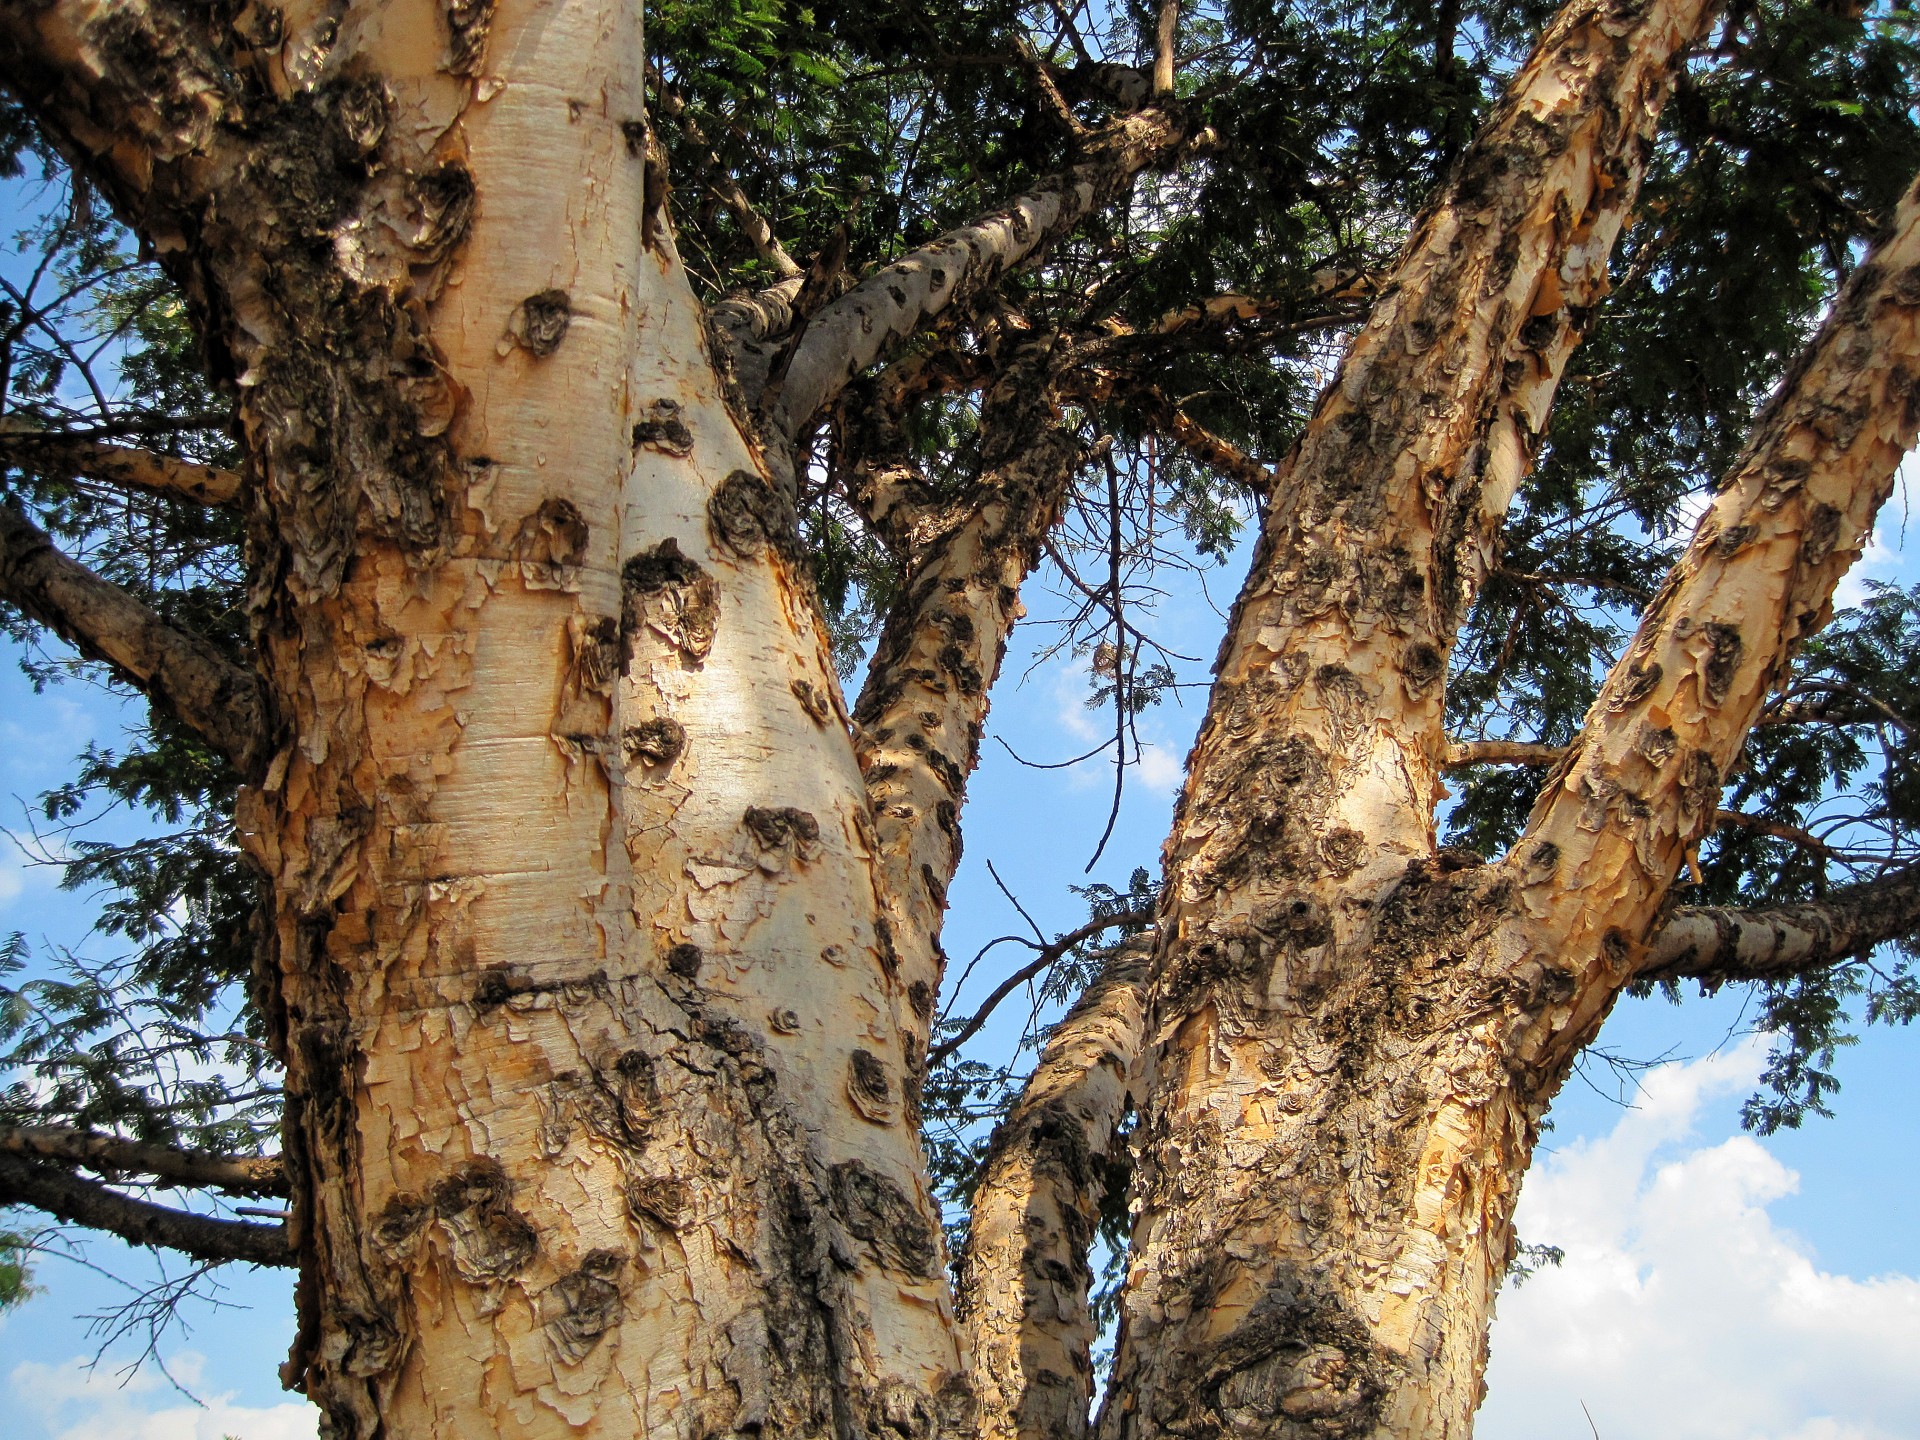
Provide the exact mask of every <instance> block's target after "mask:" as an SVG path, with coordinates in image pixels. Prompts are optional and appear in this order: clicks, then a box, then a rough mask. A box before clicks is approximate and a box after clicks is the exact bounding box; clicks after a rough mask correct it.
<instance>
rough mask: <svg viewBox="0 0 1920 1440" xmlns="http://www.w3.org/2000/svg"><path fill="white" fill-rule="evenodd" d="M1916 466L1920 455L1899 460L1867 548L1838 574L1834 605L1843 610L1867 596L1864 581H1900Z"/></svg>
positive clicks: (1910, 516) (1919, 463)
mask: <svg viewBox="0 0 1920 1440" xmlns="http://www.w3.org/2000/svg"><path fill="white" fill-rule="evenodd" d="M1916 465H1920V458H1916V456H1915V455H1909V456H1907V458H1906V459H1905V460H1903V461H1901V462H1900V468H1899V470H1898V471H1896V472H1895V474H1894V481H1893V495H1892V496H1891V497H1890V498H1889V499H1888V501H1887V503H1886V504H1885V505H1883V506H1881V507H1880V518H1879V520H1878V521H1877V522H1876V523H1875V525H1874V527H1873V535H1872V538H1870V539H1869V540H1868V541H1867V548H1866V549H1865V550H1863V551H1862V552H1861V553H1860V558H1859V559H1858V560H1856V561H1854V562H1853V568H1852V569H1850V570H1848V571H1847V573H1846V574H1845V575H1843V576H1841V577H1840V584H1839V585H1838V586H1837V587H1836V588H1835V590H1834V592H1833V605H1834V608H1835V609H1836V610H1843V609H1845V608H1846V607H1847V606H1849V605H1858V604H1859V603H1860V602H1861V601H1863V600H1865V599H1866V598H1867V581H1869V580H1899V579H1901V578H1902V577H1901V576H1900V574H1899V573H1898V572H1899V571H1900V569H1901V562H1902V559H1903V558H1904V557H1903V556H1902V554H1901V551H1902V548H1903V547H1904V545H1905V543H1906V538H1907V534H1906V532H1907V525H1908V522H1909V521H1910V520H1912V519H1913V514H1912V503H1911V502H1912V499H1913V495H1914V489H1915V486H1914V482H1915V480H1916V478H1920V476H1917V475H1916Z"/></svg>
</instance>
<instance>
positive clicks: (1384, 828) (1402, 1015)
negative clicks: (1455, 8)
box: [1101, 0, 1712, 1440]
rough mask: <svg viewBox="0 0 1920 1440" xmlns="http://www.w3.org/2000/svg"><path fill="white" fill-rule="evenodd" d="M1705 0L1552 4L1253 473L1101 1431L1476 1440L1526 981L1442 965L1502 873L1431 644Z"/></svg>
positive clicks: (1506, 1206)
mask: <svg viewBox="0 0 1920 1440" xmlns="http://www.w3.org/2000/svg"><path fill="white" fill-rule="evenodd" d="M1711 13H1712V7H1711V5H1710V4H1703V3H1700V0H1673V3H1667V0H1654V3H1651V4H1647V5H1644V6H1641V5H1632V6H1620V5H1614V6H1609V5H1606V4H1593V3H1585V0H1576V3H1575V4H1573V5H1570V6H1569V7H1568V8H1567V9H1566V10H1564V11H1563V12H1562V13H1561V14H1560V16H1559V17H1557V18H1556V20H1555V21H1554V22H1553V23H1552V24H1551V25H1550V26H1549V27H1548V29H1547V32H1546V33H1545V35H1544V36H1543V37H1542V39H1541V42H1540V44H1539V46H1538V47H1537V48H1536V50H1535V53H1534V56H1533V58H1532V59H1531V60H1530V61H1529V63H1528V64H1527V66H1526V67H1525V68H1524V69H1523V70H1522V71H1521V73H1520V74H1519V75H1518V76H1517V77H1516V79H1515V80H1514V82H1513V84H1512V86H1511V87H1510V89H1509V92H1508V97H1507V99H1506V101H1505V103H1504V104H1503V105H1502V107H1501V109H1500V110H1499V111H1498V112H1496V114H1495V115H1494V116H1493V117H1492V118H1491V119H1490V121H1489V122H1488V124H1487V126H1486V127H1485V128H1484V129H1483V131H1482V133H1481V135H1480V136H1479V137H1478V139H1477V140H1476V142H1475V144H1474V147H1473V149H1472V150H1470V151H1469V152H1468V154H1467V155H1466V157H1465V158H1464V160H1463V162H1462V166H1461V169H1460V171H1459V173H1458V175H1457V177H1456V180H1455V182H1454V184H1453V187H1452V189H1451V190H1450V192H1449V193H1448V194H1446V195H1445V196H1444V197H1443V198H1442V199H1441V201H1440V202H1439V203H1438V204H1437V205H1436V206H1435V208H1434V209H1433V210H1432V211H1431V212H1430V213H1429V214H1428V215H1426V216H1425V217H1423V219H1422V221H1421V223H1420V225H1419V226H1418V227H1417V229H1416V232H1415V234H1414V237H1413V239H1412V240H1411V242H1410V243H1409V245H1408V248H1407V252H1406V254H1405V256H1404V257H1403V259H1402V261H1401V263H1400V265H1399V267H1398V269H1397V271H1396V272H1395V274H1394V276H1393V277H1392V278H1391V279H1390V280H1389V282H1388V284H1387V286H1386V288H1385V292H1384V295H1383V298H1382V300H1381V301H1380V303H1379V305H1378V306H1377V307H1376V309H1375V312H1374V315H1373V317H1372V318H1371V320H1370V321H1369V322H1368V324H1367V326H1366V327H1365V329H1364V330H1363V331H1362V332H1361V334H1360V336H1359V337H1358V339H1357V340H1356V341H1355V344H1354V346H1353V349H1352V351H1351V353H1350V354H1349V355H1348V357H1347V359H1346V362H1345V364H1344V365H1343V367H1342V370H1341V373H1340V376H1339V378H1338V379H1337V380H1336V381H1335V383H1334V384H1333V385H1332V386H1331V387H1330V388H1329V390H1328V392H1327V394H1326V395H1325V396H1324V397H1323V398H1322V401H1321V404H1320V406H1319V408H1318V410H1317V412H1316V414H1315V416H1314V419H1313V421H1312V423H1311V425H1310V426H1309V428H1308V430H1307V433H1306V435H1305V436H1304V437H1303V439H1302V441H1301V443H1300V445H1299V446H1298V448H1297V450H1296V452H1295V453H1294V455H1293V456H1291V457H1290V459H1289V460H1288V462H1287V463H1286V464H1285V465H1283V466H1282V467H1280V473H1279V478H1278V481H1277V485H1276V493H1275V498H1274V501H1273V505H1272V508H1271V511H1270V513H1269V515H1268V517H1267V521H1266V524H1265V528H1264V530H1263V534H1262V538H1261V544H1260V547H1259V551H1258V553H1257V555H1256V557H1255V561H1254V567H1253V571H1252V574H1251V575H1250V576H1249V579H1248V582H1247V586H1246V589H1245V590H1244V591H1243V593H1242V597H1241V600H1240V602H1239V604H1238V605H1237V607H1236V610H1235V614H1234V619H1233V622H1232V626H1231V629H1230V633H1229V635H1228V638H1227V641H1226V644H1225V646H1224V648H1223V650H1222V655H1221V661H1220V666H1219V671H1218V679H1217V682H1216V686H1215V691H1214V696H1213V700H1212V704H1211V707H1210V710H1209V714H1208V717H1207V720H1206V722H1205V724H1204V725H1203V727H1202V730H1201V734H1200V737H1199V739H1198V741H1197V742H1196V745H1195V748H1194V752H1193V755H1192V757H1191V759H1190V761H1189V779H1188V783H1187V788H1186V791H1185V793H1184V794H1183V796H1182V799H1181V805H1180V811H1179V814H1178V816H1177V817H1176V820H1175V824H1174V831H1173V835H1172V838H1171V839H1170V840H1169V841H1168V845H1167V852H1166V857H1167V866H1166V868H1167V888H1166V891H1165V897H1164V899H1163V901H1162V914H1161V917H1160V918H1161V923H1160V943H1159V949H1158V952H1157V954H1156V960H1155V968H1154V975H1153V982H1152V986H1151V991H1150V1010H1149V1019H1148V1025H1149V1034H1148V1039H1149V1043H1150V1045H1151V1046H1152V1051H1151V1056H1150V1059H1149V1062H1148V1063H1149V1065H1150V1068H1151V1079H1150V1080H1149V1081H1148V1082H1147V1087H1146V1088H1147V1093H1148V1096H1149V1099H1148V1103H1147V1104H1146V1106H1145V1108H1144V1111H1143V1115H1142V1122H1141V1137H1142V1138H1141V1145H1142V1155H1141V1159H1142V1165H1141V1167H1140V1170H1139V1172H1138V1179H1137V1199H1138V1203H1139V1204H1140V1206H1141V1210H1140V1215H1139V1220H1138V1222H1137V1227H1136V1230H1135V1234H1134V1243H1133V1252H1132V1259H1131V1268H1130V1272H1129V1277H1128V1290H1127V1297H1126V1302H1125V1311H1124V1321H1123V1324H1124V1330H1123V1334H1122V1338H1121V1345H1120V1353H1119V1356H1118V1359H1117V1361H1116V1366H1115V1375H1114V1382H1113V1386H1112V1389H1111V1392H1110V1396H1109V1399H1108V1402H1107V1404H1106V1405H1105V1408H1104V1410H1103V1414H1102V1422H1101V1425H1102V1431H1101V1433H1102V1434H1103V1435H1104V1436H1106V1437H1108V1440H1121V1437H1129V1440H1131V1437H1141V1436H1162V1435H1182V1436H1222V1435H1268V1436H1300V1437H1307V1436H1315V1437H1332V1436H1362V1435H1368V1436H1395V1437H1408V1440H1411V1437H1416V1436H1417V1437H1421V1440H1439V1437H1460V1436H1465V1435H1466V1434H1468V1433H1469V1430H1470V1427H1471V1423H1472V1414H1473V1410H1474V1408H1475V1406H1476V1405H1477V1404H1478V1402H1479V1399H1480V1394H1481V1382H1480V1375H1481V1370H1482V1367H1483V1363H1484V1357H1485V1346H1486V1325H1487V1318H1488V1314H1489V1309H1490V1306H1491V1303H1492V1298H1493V1294H1494V1291H1495V1289H1496V1288H1497V1286H1498V1284H1499V1282H1500V1278H1501V1275H1502V1273H1503V1271H1504V1269H1505V1266H1506V1262H1507V1258H1508V1253H1509V1250H1510V1247H1511V1243H1512V1240H1511V1228H1510V1218H1509V1217H1510V1215H1511V1212H1512V1205H1513V1201H1514V1198H1515V1195H1516V1193H1517V1187H1518V1181H1519V1177H1520V1175H1521V1174H1522V1173H1523V1172H1524V1170H1525V1168H1526V1164H1527V1160H1528V1157H1529V1153H1530V1146H1531V1143H1532V1138H1533V1131H1532V1121H1533V1118H1534V1116H1535V1115H1536V1114H1537V1112H1535V1111H1531V1110H1530V1109H1529V1108H1528V1107H1529V1104H1530V1103H1531V1101H1532V1099H1533V1095H1532V1090H1531V1087H1532V1085H1533V1083H1534V1078H1535V1077H1533V1076H1531V1075H1525V1074H1522V1075H1510V1074H1509V1073H1508V1072H1507V1070H1506V1069H1505V1067H1504V1057H1503V1055H1502V1053H1501V1048H1500V1047H1501V1041H1502V1038H1503V1037H1504V1036H1505V1035H1506V1034H1508V1033H1509V1032H1510V1030H1511V1029H1512V1027H1513V1026H1514V1025H1515V1024H1516V1023H1518V1021H1519V1019H1520V1018H1521V1017H1523V1016H1526V1015H1528V1014H1531V1013H1533V1011H1534V1010H1535V1009H1536V1008H1537V1007H1538V1006H1540V1005H1542V1004H1544V1003H1546V1002H1547V1001H1548V1000H1550V999H1551V998H1552V997H1551V994H1550V993H1549V992H1550V990H1551V987H1552V985H1553V984H1554V981H1555V978H1556V977H1553V976H1551V975H1549V974H1548V973H1547V972H1545V971H1544V970H1543V969H1541V968H1540V967H1538V966H1536V967H1535V970H1534V972H1533V973H1531V974H1520V975H1513V976H1501V977H1500V978H1499V979H1498V980H1495V979H1492V978H1488V979H1485V980H1482V979H1481V978H1480V977H1479V976H1477V975H1476V974H1474V973H1473V970H1472V965H1471V964H1470V963H1469V957H1484V955H1485V953H1486V952H1487V951H1488V950H1489V947H1490V945H1491V940H1492V936H1493V933H1494V932H1495V931H1496V930H1497V929H1498V928H1499V926H1500V924H1501V920H1502V917H1503V915H1504V914H1505V913H1506V911H1507V909H1508V907H1509V906H1510V904H1511V903H1512V893H1513V881H1512V880H1510V879H1508V878H1506V877H1505V876H1504V874H1502V873H1501V872H1497V871H1489V870H1484V869H1478V868H1474V869H1467V870H1464V871H1463V870H1462V869H1461V867H1460V864H1459V862H1457V861H1454V860H1451V859H1448V858H1446V857H1443V856H1440V855H1438V854H1436V845H1435V838H1434V832H1433V813H1434V802H1435V800H1436V798H1437V795H1438V793H1439V775H1440V772H1441V769H1442V767H1443V765H1444V763H1445V760H1446V737H1445V734H1444V731H1443V729H1442V725H1441V715H1442V699H1443V690H1444V676H1445V673H1446V666H1447V655H1448V651H1449V648H1450V647H1451V644H1452V641H1453V637H1454V634H1455V632H1456V629H1457V627H1458V625H1459V623H1460V621H1461V619H1462V618H1463V616H1464V614H1465V612H1466V608H1467V606H1468V605H1469V604H1470V603H1471V600H1472V597H1473V593H1474V590H1475V587H1476V586H1477V584H1478V582H1479V580H1480V578H1481V577H1482V575H1483V574H1484V573H1485V571H1486V569H1487V567H1488V565H1489V564H1490V559H1491V553H1492V548H1493V543H1494V537H1495V535H1496V533H1497V528H1498V525H1499V523H1500V520H1501V517H1502V515H1503V514H1504V512H1505V510H1506V507H1507V504H1508V502H1509V501H1510V500H1511V498H1512V496H1513V494H1514V491H1515V489H1516V488H1517V487H1518V485H1519V483H1520V481H1521V480H1522V479H1523V478H1524V476H1525V474H1526V470H1527V467H1528V465H1529V464H1530V462H1531V458H1532V453H1533V448H1534V446H1535V444H1536V443H1537V441H1538V437H1539V435H1540V433H1541V432H1542V430H1543V428H1544V426H1545V423H1546V417H1547V413H1548V410H1549V407H1550V406H1551V403H1552V398H1553V393H1554V390H1555V387H1556V385H1557V383H1558V381H1559V377H1560V373H1561V371H1562V369H1563V367H1564V365H1565V363H1566V360H1567V357H1568V356H1569V355H1570V353H1571V352H1572V350H1573V348H1574V346H1575V345H1576V344H1577V342H1578V340H1579V338H1580V335H1581V334H1582V332H1583V331H1584V330H1585V328H1586V326H1587V325H1588V324H1589V323H1590V321H1591V318H1592V314H1593V308H1594V307H1595V306H1596V305H1597V304H1598V302H1599V300H1600V298H1601V297H1602V295H1604V293H1605V289H1606V274H1607V258H1608V254H1609V252H1610V250H1611V248H1612V244H1613V240H1614V238H1615V236H1616V235H1617V234H1618V232H1619V229H1620V227H1621V224H1622V223H1623V220H1624V218H1625V216H1626V215H1627V213H1628V211H1629V208H1630V206H1631V204H1632V198H1633V195H1634V193H1635V191H1636V189H1637V186H1638V182H1639V178H1640V172H1641V167H1642V164H1643V162H1644V156H1645V153H1646V147H1647V145H1648V144H1649V136H1650V132H1651V129H1652V125H1653V121H1654V117H1655V116H1656V114H1657V112H1658V108H1659V104H1660V101H1661V100H1662V98H1663V97H1664V95H1665V93H1666V90H1667V87H1668V85H1669V83H1670V65H1671V61H1672V57H1673V56H1674V55H1675V53H1676V52H1678V51H1679V50H1681V49H1682V48H1684V47H1685V46H1687V45H1689V44H1691V43H1692V42H1693V41H1694V40H1695V39H1696V38H1697V37H1699V36H1700V35H1701V34H1702V33H1703V32H1704V30H1705V28H1706V26H1707V24H1708V21H1709V19H1710V16H1711ZM1475 963H1477V961H1476V962H1475Z"/></svg>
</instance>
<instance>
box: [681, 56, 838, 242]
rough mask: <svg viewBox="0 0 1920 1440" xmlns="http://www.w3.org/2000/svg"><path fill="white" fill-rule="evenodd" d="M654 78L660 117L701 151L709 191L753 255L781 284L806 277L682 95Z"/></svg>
mask: <svg viewBox="0 0 1920 1440" xmlns="http://www.w3.org/2000/svg"><path fill="white" fill-rule="evenodd" d="M654 78H655V80H656V82H657V83H658V87H659V88H658V92H657V93H658V95H659V97H660V104H659V108H660V113H661V114H662V115H663V116H665V117H666V118H667V119H669V120H671V121H673V122H674V123H675V124H676V125H678V126H679V127H680V129H681V132H682V133H683V134H685V135H686V137H687V139H688V140H690V141H692V142H693V144H695V145H697V146H698V147H699V148H700V150H701V152H702V158H703V159H704V160H705V161H706V164H707V174H706V176H705V177H704V178H705V180H706V183H707V186H708V188H710V189H711V190H712V191H713V193H714V194H715V195H717V196H718V197H719V198H720V203H721V204H722V205H725V206H726V207H727V213H728V214H730V215H732V216H733V223H734V224H736V225H738V226H739V227H740V233H741V234H743V235H745V236H746V237H747V241H748V243H749V244H751V245H752V246H753V253H754V254H756V255H758V256H759V257H760V258H761V259H762V260H764V261H765V262H766V263H767V264H769V265H771V266H772V267H773V269H774V273H775V274H777V275H779V277H780V278H781V279H782V280H792V279H796V278H798V277H799V276H800V275H801V274H803V273H804V272H803V271H802V270H801V268H800V263H799V262H798V261H797V260H795V259H794V258H793V256H791V255H789V254H788V253H787V249H786V247H785V246H784V245H782V244H781V243H780V241H779V238H778V237H777V236H775V234H774V233H773V226H771V225H769V224H768V223H767V218H766V216H764V215H762V214H761V213H760V212H759V210H758V209H756V208H755V207H754V203H753V201H752V200H750V199H748V198H747V192H746V191H745V190H742V189H741V188H740V182H739V181H738V180H735V179H734V178H733V174H732V172H731V171H729V170H728V169H727V167H726V165H724V164H723V163H722V162H721V159H720V156H719V154H718V153H717V152H716V151H715V150H714V148H713V146H712V145H710V144H709V143H708V142H707V136H706V132H705V131H703V130H702V129H701V128H700V122H699V121H697V120H695V119H694V118H693V116H691V115H690V114H688V113H687V102H686V101H685V100H684V99H683V98H682V97H681V95H680V92H679V91H678V90H677V89H675V88H674V87H673V86H671V85H669V84H667V83H666V81H665V80H662V79H660V77H659V75H658V72H656V73H655V77H654Z"/></svg>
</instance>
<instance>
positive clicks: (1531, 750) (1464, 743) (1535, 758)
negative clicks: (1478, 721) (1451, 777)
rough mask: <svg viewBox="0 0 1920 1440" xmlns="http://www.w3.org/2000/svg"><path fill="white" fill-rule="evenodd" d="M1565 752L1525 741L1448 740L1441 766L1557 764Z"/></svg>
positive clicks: (1564, 749)
mask: <svg viewBox="0 0 1920 1440" xmlns="http://www.w3.org/2000/svg"><path fill="white" fill-rule="evenodd" d="M1566 753H1567V747H1566V746H1564V745H1539V744H1535V743H1533V742H1531V741H1527V740H1450V741H1448V742H1447V753H1446V757H1445V759H1443V760H1442V761H1441V767H1442V768H1443V769H1446V770H1465V769H1467V768H1468V767H1469V766H1473V765H1557V764H1559V763H1560V760H1561V758H1562V757H1564V756H1565V755H1566Z"/></svg>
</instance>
